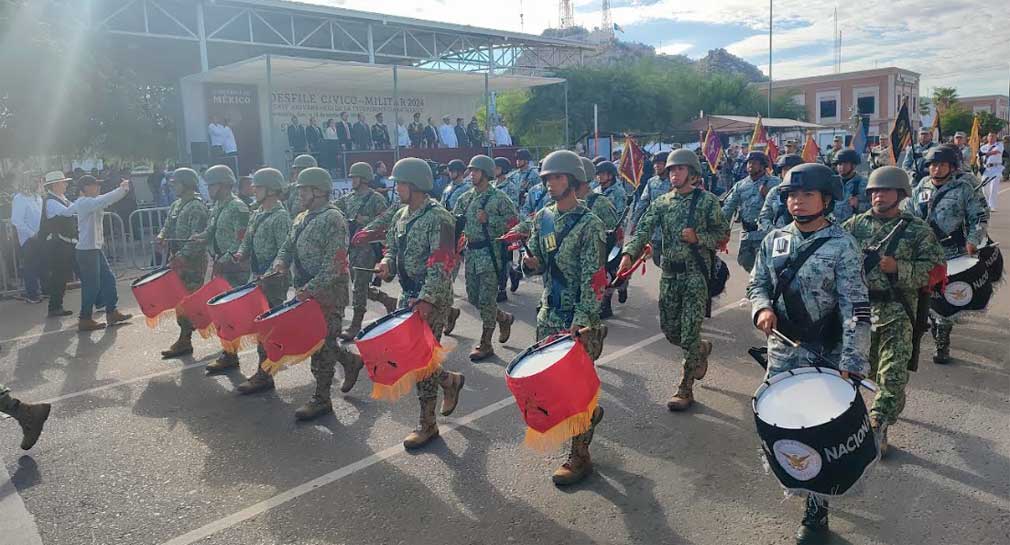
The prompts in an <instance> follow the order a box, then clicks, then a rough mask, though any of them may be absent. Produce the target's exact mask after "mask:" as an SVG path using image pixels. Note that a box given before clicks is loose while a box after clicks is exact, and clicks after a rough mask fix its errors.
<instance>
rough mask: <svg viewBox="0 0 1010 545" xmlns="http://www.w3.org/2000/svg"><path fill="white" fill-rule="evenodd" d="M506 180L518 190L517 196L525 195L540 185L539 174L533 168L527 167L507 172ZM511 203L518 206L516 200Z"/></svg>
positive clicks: (517, 200)
mask: <svg viewBox="0 0 1010 545" xmlns="http://www.w3.org/2000/svg"><path fill="white" fill-rule="evenodd" d="M508 179H509V181H510V182H512V183H514V184H515V186H516V187H517V188H518V189H519V191H518V193H517V195H525V194H526V193H528V192H529V190H530V188H532V187H533V186H535V185H537V184H538V183H540V174H539V173H538V172H537V170H536V169H535V168H533V167H531V166H528V165H527V166H526V168H525V169H520V168H517V169H515V170H513V171H512V172H509V175H508ZM512 202H514V203H515V204H516V206H519V199H518V198H516V200H514V201H512Z"/></svg>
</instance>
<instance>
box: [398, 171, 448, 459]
mask: <svg viewBox="0 0 1010 545" xmlns="http://www.w3.org/2000/svg"><path fill="white" fill-rule="evenodd" d="M390 179H392V180H393V181H394V182H396V192H397V193H398V194H399V196H400V202H403V203H405V206H403V207H401V208H400V209H399V210H397V211H396V213H395V214H394V215H393V219H392V223H391V224H390V228H389V232H388V234H387V235H386V256H385V257H383V258H382V261H381V262H380V263H379V267H378V268H379V271H380V272H379V274H380V276H382V277H383V278H386V279H388V278H392V275H393V272H394V271H395V273H396V276H397V277H398V279H399V281H400V286H401V287H402V288H403V293H402V294H401V295H400V307H401V308H403V307H412V308H413V309H414V311H415V312H417V313H419V314H420V315H421V317H422V318H423V319H424V321H425V322H427V323H428V326H429V327H430V328H431V332H432V334H433V335H434V336H435V339H441V338H442V332H443V330H444V328H445V322H446V318H447V315H448V311H449V308H450V305H452V283H451V280H450V274H451V271H452V267H453V265H454V263H453V262H454V261H455V256H456V237H455V222H454V220H453V217H452V214H450V213H449V211H448V210H446V209H445V208H444V207H443V206H442V205H440V204H438V203H437V202H436V201H434V200H432V199H430V198H428V192H429V191H431V188H432V186H433V184H434V180H433V179H432V175H431V169H430V168H428V165H427V164H426V163H425V162H424V161H423V160H421V159H417V158H414V157H408V158H406V159H400V160H399V161H397V162H396V164H395V165H393V173H392V176H391V177H390ZM463 383H464V377H463V375H462V374H461V373H453V372H449V371H446V370H445V369H442V368H439V369H438V371H436V372H435V373H434V374H433V375H432V376H430V377H428V378H426V379H424V380H422V381H420V382H418V383H417V398H418V401H419V403H420V406H421V415H420V423H419V426H418V428H417V429H416V430H414V431H413V432H412V433H411V434H410V435H408V436H407V437H406V438H405V439H404V440H403V446H404V448H406V449H408V450H411V449H417V448H420V447H422V446H424V445H425V444H427V443H428V442H429V441H431V440H432V439H434V438H435V437H438V424H437V423H436V421H435V404H436V403H437V402H438V388H439V386H441V387H442V392H443V396H444V397H443V399H442V410H441V413H442V416H449V415H450V414H452V412H453V411H454V410H456V405H457V404H458V403H459V394H460V392H461V391H462V389H463Z"/></svg>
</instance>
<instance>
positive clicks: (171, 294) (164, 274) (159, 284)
mask: <svg viewBox="0 0 1010 545" xmlns="http://www.w3.org/2000/svg"><path fill="white" fill-rule="evenodd" d="M130 289H132V290H133V297H134V298H135V299H136V300H137V304H139V305H140V311H141V312H143V313H144V317H145V318H147V326H148V327H154V326H156V325H158V319H159V318H160V317H161V315H163V314H165V313H168V312H175V308H176V307H177V306H179V302H180V301H182V300H183V298H185V297H186V296H187V295H189V292H188V291H186V285H185V284H183V283H182V278H179V273H177V272H175V271H174V270H172V269H169V268H167V267H166V268H163V269H158V270H156V271H154V272H152V273H150V274H147V275H144V276H142V277H140V278H138V279H136V280H134V281H133V283H132V284H130Z"/></svg>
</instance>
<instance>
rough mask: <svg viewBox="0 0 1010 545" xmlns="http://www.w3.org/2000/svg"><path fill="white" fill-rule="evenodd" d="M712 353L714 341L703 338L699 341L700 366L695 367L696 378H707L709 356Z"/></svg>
mask: <svg viewBox="0 0 1010 545" xmlns="http://www.w3.org/2000/svg"><path fill="white" fill-rule="evenodd" d="M711 355H712V341H708V340H705V339H702V340H701V341H699V343H698V357H699V359H698V366H697V367H695V368H694V380H701V379H703V378H705V374H707V373H708V357H709V356H711Z"/></svg>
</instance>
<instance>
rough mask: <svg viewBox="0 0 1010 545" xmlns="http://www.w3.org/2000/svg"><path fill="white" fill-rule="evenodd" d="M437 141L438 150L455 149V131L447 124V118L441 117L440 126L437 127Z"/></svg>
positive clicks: (445, 116) (456, 142)
mask: <svg viewBox="0 0 1010 545" xmlns="http://www.w3.org/2000/svg"><path fill="white" fill-rule="evenodd" d="M438 141H439V145H438V147H440V148H457V147H459V141H458V140H457V139H456V129H454V128H453V126H452V125H451V124H450V123H449V116H447V115H443V116H442V124H441V125H439V126H438Z"/></svg>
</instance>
